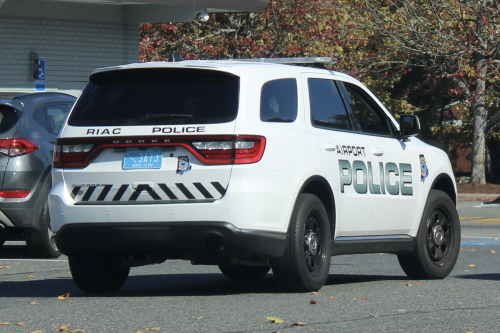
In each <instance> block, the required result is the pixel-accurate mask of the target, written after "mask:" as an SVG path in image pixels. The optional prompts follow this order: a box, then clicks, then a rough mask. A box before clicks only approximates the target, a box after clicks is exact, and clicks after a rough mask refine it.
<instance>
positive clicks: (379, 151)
mask: <svg viewBox="0 0 500 333" xmlns="http://www.w3.org/2000/svg"><path fill="white" fill-rule="evenodd" d="M372 154H373V155H375V156H382V155H384V151H383V150H380V149H378V148H374V149H372Z"/></svg>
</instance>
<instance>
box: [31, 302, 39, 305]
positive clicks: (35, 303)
mask: <svg viewBox="0 0 500 333" xmlns="http://www.w3.org/2000/svg"><path fill="white" fill-rule="evenodd" d="M30 304H31V305H38V303H37V302H31V303H30Z"/></svg>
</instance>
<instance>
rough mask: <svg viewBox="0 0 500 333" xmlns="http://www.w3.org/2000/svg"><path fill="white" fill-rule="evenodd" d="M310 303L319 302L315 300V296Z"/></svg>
mask: <svg viewBox="0 0 500 333" xmlns="http://www.w3.org/2000/svg"><path fill="white" fill-rule="evenodd" d="M309 304H318V301H317V300H315V299H314V298H313V299H312V300H311V301H310V302H309Z"/></svg>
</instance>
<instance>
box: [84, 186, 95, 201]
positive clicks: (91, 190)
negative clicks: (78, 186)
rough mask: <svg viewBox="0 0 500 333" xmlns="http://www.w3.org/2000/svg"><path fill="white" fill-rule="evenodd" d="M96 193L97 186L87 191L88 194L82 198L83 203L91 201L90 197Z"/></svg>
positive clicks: (90, 187)
mask: <svg viewBox="0 0 500 333" xmlns="http://www.w3.org/2000/svg"><path fill="white" fill-rule="evenodd" d="M94 191H95V186H89V188H88V189H87V192H85V195H84V196H83V198H82V201H89V199H90V197H91V196H92V193H94Z"/></svg>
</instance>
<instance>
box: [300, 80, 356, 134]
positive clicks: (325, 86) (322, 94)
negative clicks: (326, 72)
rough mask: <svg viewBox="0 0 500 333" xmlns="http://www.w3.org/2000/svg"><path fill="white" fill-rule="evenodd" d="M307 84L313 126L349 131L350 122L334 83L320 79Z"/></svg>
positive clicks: (350, 127)
mask: <svg viewBox="0 0 500 333" xmlns="http://www.w3.org/2000/svg"><path fill="white" fill-rule="evenodd" d="M307 82H308V85H309V101H310V103H311V117H312V121H313V124H314V125H316V126H323V127H331V128H338V129H344V130H351V129H352V126H351V122H350V120H349V116H348V114H347V111H346V109H345V106H344V103H343V101H342V97H341V96H340V93H339V91H338V89H337V86H336V85H335V82H334V81H332V80H322V79H308V81H307Z"/></svg>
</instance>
